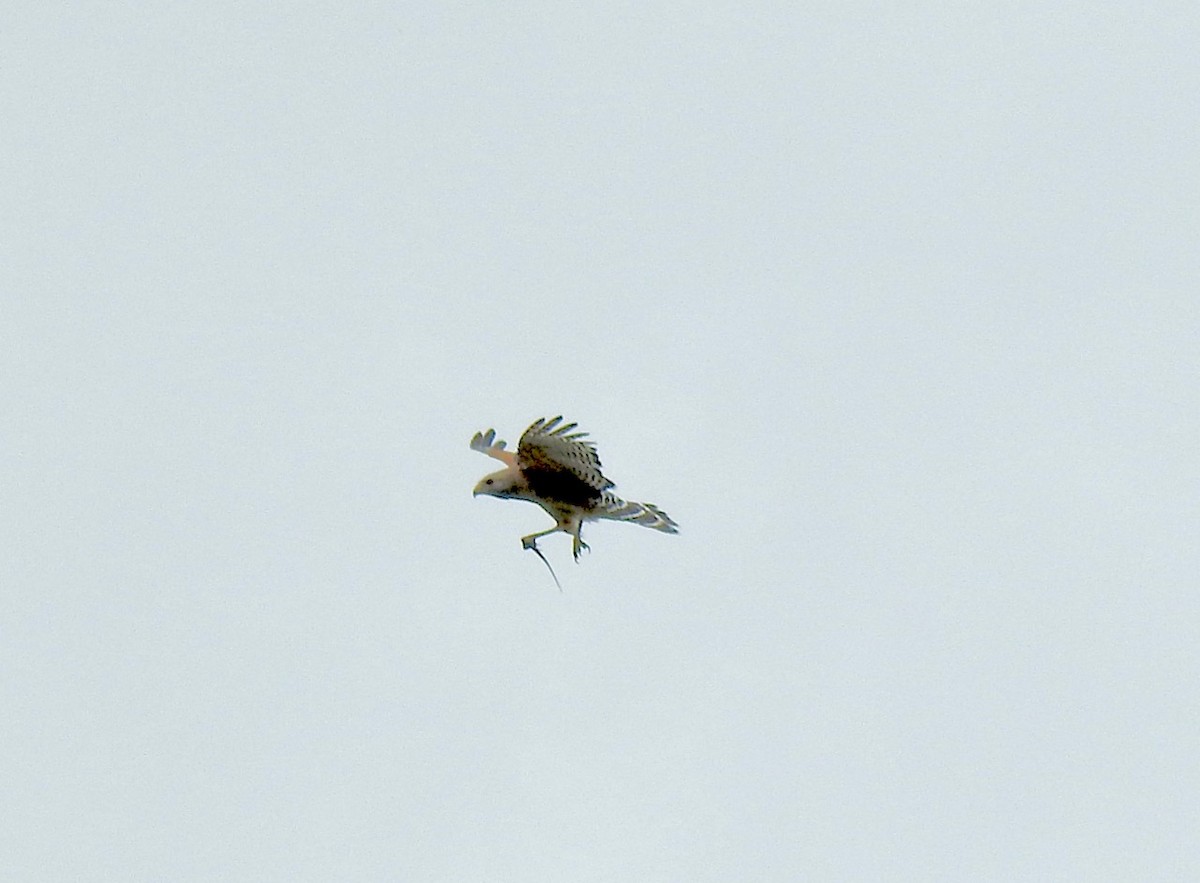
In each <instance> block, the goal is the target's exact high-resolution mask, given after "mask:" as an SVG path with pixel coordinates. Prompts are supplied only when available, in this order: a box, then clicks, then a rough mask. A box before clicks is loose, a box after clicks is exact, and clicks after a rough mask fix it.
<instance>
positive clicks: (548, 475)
mask: <svg viewBox="0 0 1200 883" xmlns="http://www.w3.org/2000/svg"><path fill="white" fill-rule="evenodd" d="M560 424H562V425H560ZM576 425H577V424H575V423H566V424H563V423H562V417H555V418H554V419H552V420H546V419H541V420H537V421H535V422H534V423H533V425H532V426H530V427H529V428H528V429H526V430H525V432H524V434H523V435H522V436H521V440H520V441H519V442H518V443H517V451H516V453H515V454H514V453H512V452H510V451H506V450H505V449H504V448H505V443H504V442H503V441H496V430H494V429H489V430H488V431H487V432H477V433H475V437H474V438H472V439H471V450H473V451H479V452H480V453H481V454H487V455H488V456H489V457H494V458H495V459H497V460H499V461H500V462H501V463H503V464H504V467H505V468H503V469H501V470H500V471H499V472H493V473H492V474H491V475H485V476H484V477H483V478H482V479H480V480H479V484H477V485H475V493H474V495H475V496H479V495H480V494H484V495H486V496H489V497H500V498H501V499H504V500H528V501H529V502H530V503H537V504H538V505H539V506H541V507H542V508H543V509H545V510H546V511H547V512H549V513H550V516H551V517H552V518H553V519H554V521H555V525H554V527H552V528H550V529H549V530H543V531H541V532H539V533H531V534H530V535H529V536H527V537H521V547H522V548H524V549H532V550H533V551H534V552H535V553H536V554H537V556H538V557H539V558H541V559H542V561H543V562H545V564H546V566H547V567H549V568H550V575H551V576H553V577H554V582H555V584H556V585H558V587H559V588H560V589H561V588H562V585H561V584H560V583H559V582H558V577H557V576H556V575H555V573H554V568H553V567H550V562H549V561H547V560H546V556H545V555H543V554H542V552H541V550H540V549H539V548H538V547H537V541H538V538H539V537H544V536H548V535H549V534H552V533H557V532H558V531H562V532H563V533H566V534H570V536H571V554H572V555H573V556H574V558H575V560H576V561H578V560H579V553H580V552H581V551H583V550H584V549H586V548H588V545H587V543H585V542H584V541H583V537H582V536H581V533H582V531H583V523H584V522H585V521H599V520H601V519H607V520H610V521H629V522H632V523H633V524H640V525H642V526H644V527H652V528H654V529H655V530H661V531H662V532H663V533H678V532H679V526H678V525H677V524H676V523H675V522H674V521H672V520H671V517H670V516H669V515H667V513H666V512H663V511H662V510H661V509H659V508H658V507H657V506H654V505H651V504H650V503H631V502H628V501H626V500H622V499H621V498H620V497H618V496H617V495H616V494H615V493H613V492H612V490H611V488H613V487H615V485H614V484H613V483H612V482H611V481H609V480H608V479H607V478H605V477H604V474H603V473H602V472H601V471H600V457H599V456H598V455H597V454H596V445H595V443H594V442H592V441H591V440H590V439H587V438H585V436H586V435H587V433H586V432H572V431H571V430H573V429H575V427H576Z"/></svg>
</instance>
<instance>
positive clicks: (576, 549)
mask: <svg viewBox="0 0 1200 883" xmlns="http://www.w3.org/2000/svg"><path fill="white" fill-rule="evenodd" d="M582 534H583V522H582V521H577V522H575V530H573V531H571V554H572V555H573V556H574V557H575V560H576V561H578V560H579V553H580V552H582V551H583V550H584V549H586V550H587V551H589V552H590V551H591V550H592V547H591V546H589V545H588V544H587V543H585V542H584V541H583V536H582Z"/></svg>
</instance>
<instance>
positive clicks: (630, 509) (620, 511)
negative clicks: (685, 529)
mask: <svg viewBox="0 0 1200 883" xmlns="http://www.w3.org/2000/svg"><path fill="white" fill-rule="evenodd" d="M604 502H605V510H604V514H603V515H601V516H600V517H601V518H607V519H610V520H612V521H628V522H630V523H632V524H640V525H642V526H643V527H650V528H653V529H654V530H661V531H662V532H663V533H679V525H678V524H676V523H675V522H674V521H673V520H672V519H671V516H670V515H668V514H667V513H666V512H664V511H663V510H662V509H659V508H658V507H657V506H655V505H654V504H653V503H632V502H630V501H628V500H622V499H620V498H619V497H612V498H611V499H606V500H605V501H604Z"/></svg>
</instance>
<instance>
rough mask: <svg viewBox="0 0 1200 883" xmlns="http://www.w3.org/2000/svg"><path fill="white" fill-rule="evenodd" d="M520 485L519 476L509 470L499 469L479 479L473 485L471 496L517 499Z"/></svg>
mask: <svg viewBox="0 0 1200 883" xmlns="http://www.w3.org/2000/svg"><path fill="white" fill-rule="evenodd" d="M520 484H521V480H520V476H518V475H516V474H515V473H514V472H513V471H512V470H511V469H501V470H500V471H499V472H493V473H492V474H491V475H485V476H484V477H483V478H481V479H480V480H479V484H477V485H475V490H474V491H473V493H472V496H476V497H478V496H479V495H480V494H484V495H485V496H489V497H517V496H520V488H519V486H520Z"/></svg>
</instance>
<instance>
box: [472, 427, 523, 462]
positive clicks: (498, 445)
mask: <svg viewBox="0 0 1200 883" xmlns="http://www.w3.org/2000/svg"><path fill="white" fill-rule="evenodd" d="M504 445H505V442H502V441H496V430H494V429H489V430H488V431H487V432H477V433H475V437H474V438H472V439H471V450H472V451H479V453H481V454H487V455H488V456H489V457H495V458H496V459H497V460H499V461H500V462H501V463H503V464H504V465H506V466H512V465H513V464H515V463H516V462H517V455H516V454H514V453H512V452H510V451H506V450H504Z"/></svg>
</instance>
